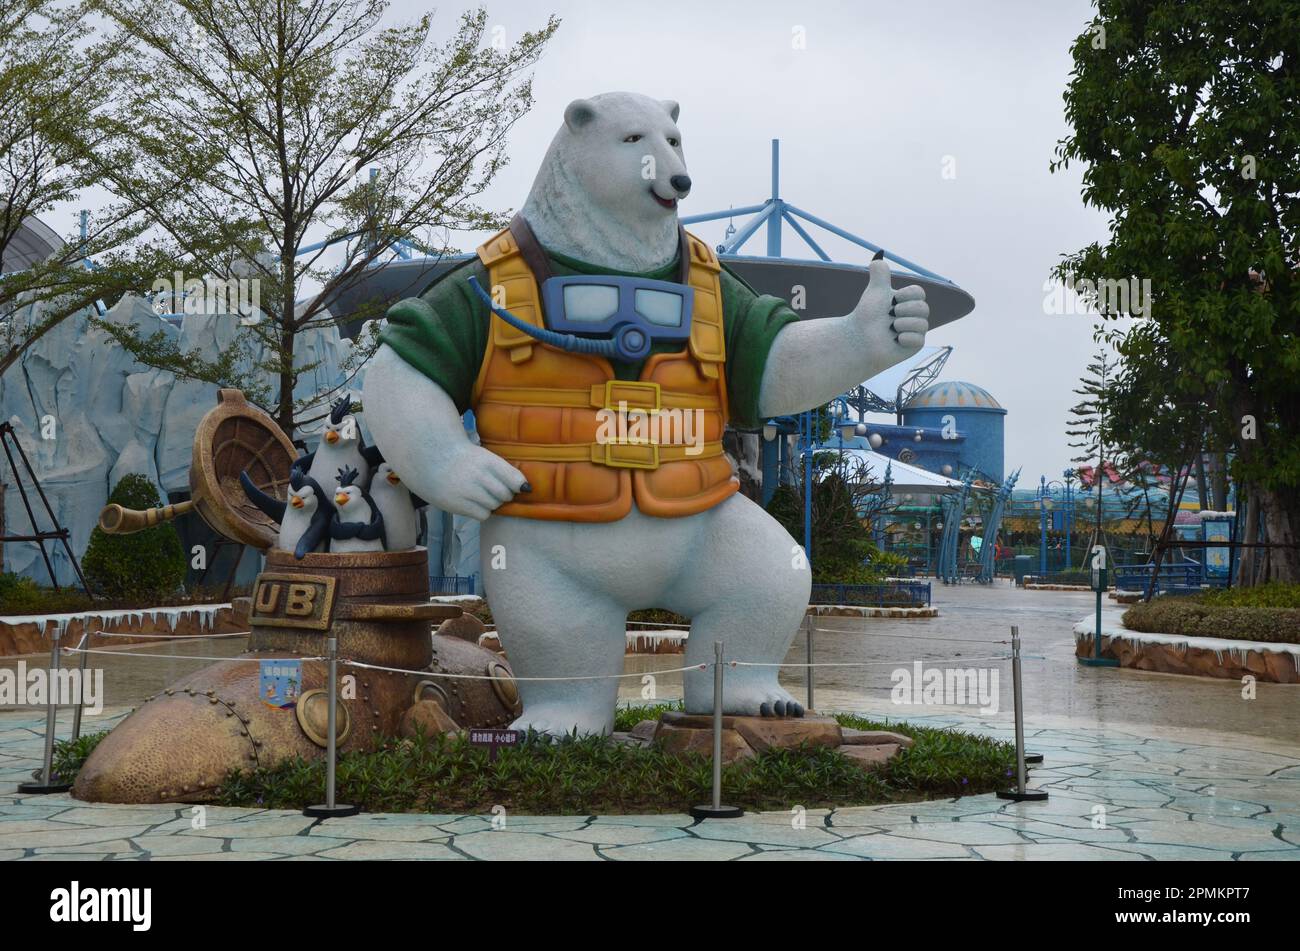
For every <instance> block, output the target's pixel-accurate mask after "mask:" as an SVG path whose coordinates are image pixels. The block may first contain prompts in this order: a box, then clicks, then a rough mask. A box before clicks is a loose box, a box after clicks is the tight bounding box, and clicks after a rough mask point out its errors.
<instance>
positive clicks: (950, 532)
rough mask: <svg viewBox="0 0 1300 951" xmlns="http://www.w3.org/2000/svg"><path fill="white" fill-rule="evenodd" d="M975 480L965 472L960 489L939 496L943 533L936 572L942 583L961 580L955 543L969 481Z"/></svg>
mask: <svg viewBox="0 0 1300 951" xmlns="http://www.w3.org/2000/svg"><path fill="white" fill-rule="evenodd" d="M974 480H975V474H974V473H973V472H969V471H968V472H967V473H966V475H965V476H964V477H963V478H962V480H961V489H960V490H959V491H957V492H954V493H952V494H951V495H945V496H942V497H940V499H939V503H940V505H942V506H943V535H942V536H941V537H940V539H939V563H938V566H937V570H936V574H938V576H939V580H940V581H942V582H943V583H944V584H957V583H958V582H960V581H961V566H960V565H959V564H958V563H957V543H958V541H959V540H960V538H961V517H962V513H964V512H965V511H966V501H967V500H968V499H969V498H970V490H971V483H972V482H974Z"/></svg>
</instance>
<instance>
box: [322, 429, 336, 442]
mask: <svg viewBox="0 0 1300 951" xmlns="http://www.w3.org/2000/svg"><path fill="white" fill-rule="evenodd" d="M325 441H326V442H327V443H329V444H330V445H331V446H332V445H334V444H335V443H336V442H338V441H339V434H338V433H336V432H335V431H334V430H332V429H329V430H326V431H325Z"/></svg>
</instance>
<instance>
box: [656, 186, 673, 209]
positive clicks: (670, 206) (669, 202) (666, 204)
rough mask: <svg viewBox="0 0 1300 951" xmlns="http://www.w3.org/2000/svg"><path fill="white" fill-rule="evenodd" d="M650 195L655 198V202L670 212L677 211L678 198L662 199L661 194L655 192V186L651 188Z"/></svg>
mask: <svg viewBox="0 0 1300 951" xmlns="http://www.w3.org/2000/svg"><path fill="white" fill-rule="evenodd" d="M650 194H651V195H653V196H654V200H655V201H657V202H659V204H661V205H663V206H664V207H665V208H667V209H669V210H670V211H671V210H675V209H676V208H677V199H676V198H660V197H659V193H658V192H657V191H655V190H654V186H653V185H652V186H650Z"/></svg>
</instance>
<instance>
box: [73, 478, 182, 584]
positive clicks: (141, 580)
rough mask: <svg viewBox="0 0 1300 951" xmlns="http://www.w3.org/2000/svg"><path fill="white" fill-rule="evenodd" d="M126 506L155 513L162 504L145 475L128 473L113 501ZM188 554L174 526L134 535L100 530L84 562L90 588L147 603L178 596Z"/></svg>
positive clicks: (115, 490)
mask: <svg viewBox="0 0 1300 951" xmlns="http://www.w3.org/2000/svg"><path fill="white" fill-rule="evenodd" d="M108 501H109V502H110V503H113V502H116V503H117V504H118V505H121V506H122V507H123V508H129V509H151V508H154V507H156V506H158V505H161V504H162V501H161V499H159V498H158V490H157V489H155V488H154V486H153V483H152V482H150V481H149V479H148V478H147V477H145V476H142V475H139V474H137V473H131V474H129V475H125V476H123V477H122V479H121V480H120V481H119V482H118V483H117V485H116V486H114V487H113V491H112V493H111V494H110V495H109V497H108ZM185 566H186V562H185V551H184V549H183V548H181V538H180V535H178V534H177V533H176V526H174V525H173V524H172V523H171V522H162V523H160V524H158V525H155V526H153V527H152V528H146V529H144V530H143V531H139V532H134V533H132V534H130V535H109V534H106V533H105V532H103V531H102V530H101V529H100V528H99V527H98V526H96V527H95V529H94V530H93V531H92V532H91V533H90V544H89V545H87V546H86V554H85V555H84V556H83V557H82V559H81V570H82V571H83V572H84V573H85V575H86V580H87V581H89V582H90V584H91V587H93V588H94V589H95V590H97V591H98V592H100V593H101V594H105V595H107V596H108V597H110V598H132V599H138V600H142V601H143V600H148V599H155V598H165V597H168V596H170V595H173V594H175V593H176V591H177V590H178V589H179V588H180V587H181V583H182V582H183V581H184V580H185Z"/></svg>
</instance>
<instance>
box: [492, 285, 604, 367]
mask: <svg viewBox="0 0 1300 951" xmlns="http://www.w3.org/2000/svg"><path fill="white" fill-rule="evenodd" d="M468 283H469V286H470V289H471V290H472V291H474V293H475V294H477V295H478V297H479V299H480V300H481V301H483V303H485V304H487V306H488V309H489V310H490V311H492V313H494V314H496V315H497V316H498V317H500V318H501V319H502V320H504V321H505V322H506V323H508V324H509V325H510V326H511V327H514V328H515V329H516V330H518V331H520V332H522V333H526V334H528V336H530V337H532V338H533V339H534V340H537V341H539V342H541V343H544V344H549V345H550V346H552V347H558V348H559V349H561V350H567V351H569V353H585V354H588V355H590V356H596V357H609V358H616V357H617V356H618V343H617V342H616V341H614V340H594V339H591V338H588V337H579V336H576V335H575V334H565V333H557V332H556V331H554V330H547V329H545V328H542V327H534V326H533V325H532V324H530V323H528V322H527V321H524V320H520V319H519V318H518V317H516V316H515V315H514V314H512V313H510V311H508V310H506V309H505V308H504V307H498V306H497V305H496V302H495V301H493V300H492V295H491V294H489V293H488V292H487V291H486V290H484V289H483V285H482V284H480V283H479V282H478V278H477V277H470V279H469V282H468Z"/></svg>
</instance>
